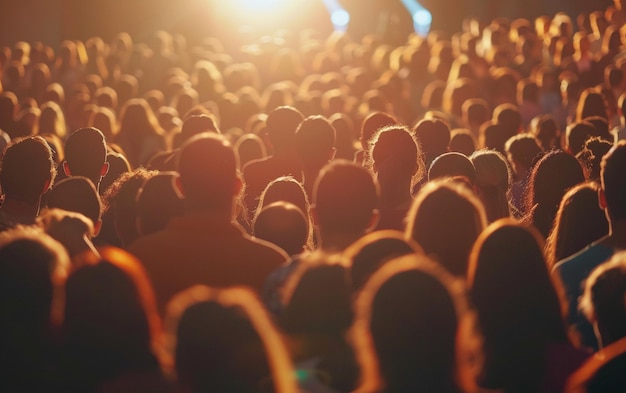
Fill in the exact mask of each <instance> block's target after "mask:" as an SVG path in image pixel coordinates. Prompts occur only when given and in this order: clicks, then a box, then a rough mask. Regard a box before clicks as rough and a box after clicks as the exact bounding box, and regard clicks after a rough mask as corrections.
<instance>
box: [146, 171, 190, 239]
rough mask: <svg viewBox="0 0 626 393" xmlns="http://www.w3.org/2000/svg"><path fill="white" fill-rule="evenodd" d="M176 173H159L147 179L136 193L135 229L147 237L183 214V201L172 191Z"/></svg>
mask: <svg viewBox="0 0 626 393" xmlns="http://www.w3.org/2000/svg"><path fill="white" fill-rule="evenodd" d="M177 176H178V174H177V173H176V172H160V173H158V174H156V175H154V176H152V177H149V178H148V179H146V180H145V182H144V183H143V186H142V187H141V189H140V190H139V192H138V193H137V229H138V231H139V234H140V235H147V234H150V233H154V232H157V231H159V230H161V229H164V228H165V227H166V225H167V224H168V222H169V221H170V220H171V219H172V218H173V217H177V216H182V215H183V213H184V208H183V201H182V199H180V198H179V196H178V194H177V193H176V190H175V189H174V179H175V178H176V177H177Z"/></svg>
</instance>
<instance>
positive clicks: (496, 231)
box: [468, 219, 567, 389]
mask: <svg viewBox="0 0 626 393" xmlns="http://www.w3.org/2000/svg"><path fill="white" fill-rule="evenodd" d="M542 243H543V241H542V240H541V236H540V234H539V233H538V232H537V231H535V230H534V229H532V227H525V226H523V225H522V224H519V223H516V222H514V221H513V220H510V219H502V220H498V221H496V222H494V223H493V224H491V225H490V226H489V227H487V228H486V229H485V230H484V231H483V233H482V234H481V235H480V236H479V238H478V239H477V240H476V244H475V245H474V248H473V250H472V253H471V256H470V260H469V269H468V284H469V287H470V297H471V300H472V302H473V304H474V305H475V307H476V311H477V313H478V320H479V323H480V326H481V328H482V331H483V335H484V338H485V348H486V353H485V360H486V362H485V367H484V369H483V375H482V376H481V378H482V379H484V382H483V383H490V384H494V385H492V386H498V387H499V388H505V389H506V388H515V387H517V386H521V385H522V384H523V385H524V386H531V387H532V386H539V383H540V380H541V377H542V373H543V370H544V356H545V348H546V345H547V344H548V343H563V342H567V335H566V332H565V325H564V322H563V320H562V317H561V310H562V306H561V299H560V298H559V295H558V292H557V290H556V289H555V284H554V283H553V281H552V279H551V277H550V273H549V272H548V269H547V266H546V263H545V260H544V256H543V244H542Z"/></svg>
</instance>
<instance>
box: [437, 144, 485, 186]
mask: <svg viewBox="0 0 626 393" xmlns="http://www.w3.org/2000/svg"><path fill="white" fill-rule="evenodd" d="M446 177H452V178H460V179H462V180H463V181H465V182H467V184H469V185H471V186H474V183H475V182H476V168H474V164H473V163H472V161H471V160H470V159H469V158H467V157H466V156H464V155H463V154H461V153H455V152H450V153H444V154H442V155H440V156H439V157H437V158H436V159H435V160H434V161H433V162H432V164H430V168H429V169H428V180H429V181H432V180H437V179H441V178H446Z"/></svg>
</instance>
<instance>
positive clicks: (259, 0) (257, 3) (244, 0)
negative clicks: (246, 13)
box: [237, 0, 281, 11]
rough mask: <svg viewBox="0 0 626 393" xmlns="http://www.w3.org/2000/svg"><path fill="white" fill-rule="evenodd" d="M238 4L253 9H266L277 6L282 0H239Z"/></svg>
mask: <svg viewBox="0 0 626 393" xmlns="http://www.w3.org/2000/svg"><path fill="white" fill-rule="evenodd" d="M237 3H238V4H237V5H238V6H239V7H242V8H244V9H247V10H251V11H265V10H271V9H273V8H276V7H277V6H278V5H280V3H281V1H280V0H238V1H237Z"/></svg>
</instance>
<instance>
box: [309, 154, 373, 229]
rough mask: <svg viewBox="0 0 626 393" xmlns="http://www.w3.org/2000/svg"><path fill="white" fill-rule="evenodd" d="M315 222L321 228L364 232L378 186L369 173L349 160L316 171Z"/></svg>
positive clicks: (314, 193) (338, 161)
mask: <svg viewBox="0 0 626 393" xmlns="http://www.w3.org/2000/svg"><path fill="white" fill-rule="evenodd" d="M313 204H314V205H315V214H316V217H317V223H318V225H319V226H320V228H322V229H323V231H328V232H334V233H354V234H356V233H359V232H364V231H366V230H367V229H368V227H369V226H370V225H371V224H372V218H373V216H374V214H375V210H376V209H377V208H378V204H379V187H378V183H377V182H376V181H375V180H374V178H373V177H372V175H371V173H370V172H369V171H368V170H367V169H365V168H363V167H362V166H359V165H357V164H354V163H352V162H349V161H345V160H335V161H333V162H331V163H329V164H328V165H326V166H325V167H324V168H323V169H322V171H321V172H320V175H319V177H318V178H317V181H316V182H315V187H314V191H313Z"/></svg>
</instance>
